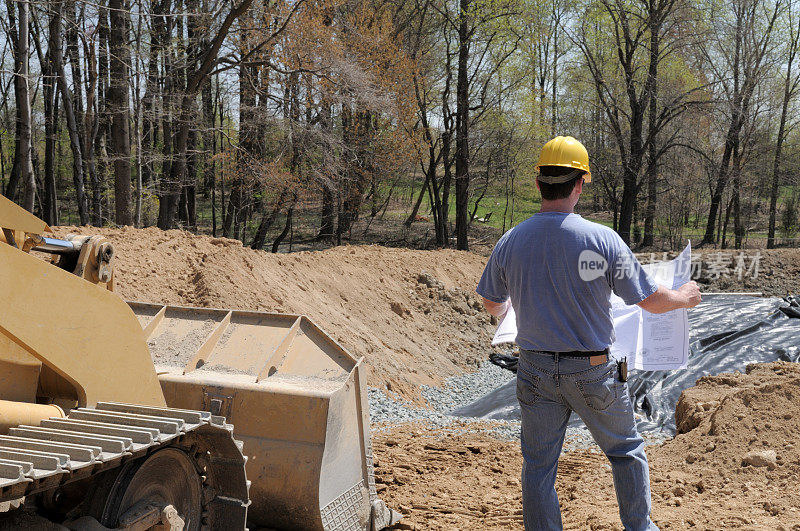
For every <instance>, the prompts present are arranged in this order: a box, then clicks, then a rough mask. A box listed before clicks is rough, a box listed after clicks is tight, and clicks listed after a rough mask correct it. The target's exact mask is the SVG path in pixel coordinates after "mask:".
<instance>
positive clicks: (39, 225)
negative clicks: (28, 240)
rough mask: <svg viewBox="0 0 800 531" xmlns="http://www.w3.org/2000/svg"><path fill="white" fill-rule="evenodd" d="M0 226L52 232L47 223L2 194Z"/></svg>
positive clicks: (31, 231)
mask: <svg viewBox="0 0 800 531" xmlns="http://www.w3.org/2000/svg"><path fill="white" fill-rule="evenodd" d="M0 228H4V229H13V230H20V231H23V232H30V233H31V234H43V233H45V232H51V231H50V227H48V226H47V223H45V222H44V221H42V220H41V219H39V218H37V217H36V216H34V215H33V214H31V213H30V212H28V211H27V210H25V209H24V208H22V207H21V206H19V205H18V204H16V203H14V202H13V201H11V200H10V199H8V198H7V197H3V196H2V195H0ZM20 243H22V242H20Z"/></svg>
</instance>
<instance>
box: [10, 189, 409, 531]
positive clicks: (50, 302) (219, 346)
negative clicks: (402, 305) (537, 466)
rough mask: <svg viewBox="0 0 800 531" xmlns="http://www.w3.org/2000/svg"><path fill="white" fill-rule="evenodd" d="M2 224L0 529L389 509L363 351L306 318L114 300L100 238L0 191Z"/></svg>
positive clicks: (293, 525)
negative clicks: (377, 477)
mask: <svg viewBox="0 0 800 531" xmlns="http://www.w3.org/2000/svg"><path fill="white" fill-rule="evenodd" d="M0 229H2V234H0V528H3V527H5V528H8V527H30V525H29V523H30V522H31V521H36V522H39V523H42V522H44V523H46V524H47V526H52V527H48V528H51V529H92V530H97V529H129V530H143V529H170V530H177V529H187V530H197V529H245V528H247V527H249V528H251V529H265V528H266V529H308V530H368V531H372V530H378V529H383V528H385V527H387V526H390V525H393V524H394V523H395V522H396V521H397V520H398V519H399V518H400V515H399V514H398V513H396V512H394V511H392V510H391V509H389V508H388V507H387V506H386V505H385V504H384V503H383V502H382V501H381V500H380V499H379V498H378V495H377V492H376V488H375V481H374V475H373V458H372V447H371V440H370V424H369V408H368V404H367V395H366V375H365V368H364V363H363V359H356V358H355V357H353V356H352V355H351V354H350V353H348V352H347V351H346V350H345V349H344V348H343V347H342V346H341V345H339V344H338V343H337V342H336V341H334V340H333V339H332V338H331V337H330V336H328V335H327V334H326V333H325V332H324V331H323V330H322V329H320V328H319V327H318V326H317V325H316V324H314V322H312V321H311V320H310V319H309V318H308V317H306V316H302V315H286V314H277V313H267V312H255V311H241V310H230V309H212V308H192V307H182V306H172V305H167V304H153V303H145V302H136V301H128V302H126V301H123V300H122V299H121V298H120V297H119V296H118V295H117V294H116V293H115V292H114V284H115V274H114V264H115V259H116V258H115V251H114V245H113V242H110V241H107V240H106V239H105V238H104V237H103V236H76V235H68V236H67V237H66V238H63V239H58V238H55V237H53V234H52V230H51V229H50V228H49V227H48V226H47V224H46V223H45V222H44V221H42V220H40V219H39V218H37V217H36V216H34V215H33V214H31V213H29V212H28V211H26V210H24V209H22V208H21V207H19V206H18V205H16V204H15V203H13V202H12V201H10V200H8V199H6V198H4V197H2V196H0ZM165 281H168V280H165ZM31 518H33V519H35V520H30V519H31ZM47 526H45V527H47Z"/></svg>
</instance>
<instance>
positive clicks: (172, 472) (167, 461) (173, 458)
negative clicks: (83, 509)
mask: <svg viewBox="0 0 800 531" xmlns="http://www.w3.org/2000/svg"><path fill="white" fill-rule="evenodd" d="M202 493H203V485H202V478H201V476H200V474H199V473H198V470H197V466H196V463H195V462H194V461H193V460H192V459H191V458H190V457H189V456H188V455H187V454H186V453H184V452H183V451H181V450H179V449H177V448H164V449H162V450H159V451H157V452H155V453H154V454H152V455H150V456H149V457H147V458H146V459H144V460H140V461H138V462H133V463H129V464H128V465H126V466H125V467H123V470H121V471H120V473H119V474H118V475H117V477H116V479H115V481H114V482H113V485H112V486H111V489H110V491H109V492H108V497H107V498H106V500H105V504H104V505H105V506H104V507H103V510H102V515H98V516H100V518H99V520H100V523H101V524H103V525H104V526H106V527H111V528H114V527H117V526H118V525H119V524H120V518H121V517H123V516H124V515H126V514H127V513H128V512H129V511H131V510H132V509H135V508H137V507H147V506H151V507H157V508H159V509H161V508H164V507H167V506H169V505H171V506H172V507H174V508H175V510H176V511H177V513H178V516H179V517H180V518H181V519H182V520H183V524H184V527H183V529H185V530H186V531H196V530H199V529H200V528H201V524H202V522H201V519H202V511H203V507H202V504H201V502H202Z"/></svg>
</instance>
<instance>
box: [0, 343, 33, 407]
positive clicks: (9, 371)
mask: <svg viewBox="0 0 800 531" xmlns="http://www.w3.org/2000/svg"><path fill="white" fill-rule="evenodd" d="M41 370H42V362H41V361H39V360H37V359H36V358H34V357H33V356H31V355H30V354H28V352H27V351H26V350H24V349H23V348H22V347H20V346H19V345H17V344H16V343H14V342H13V341H11V340H10V339H9V338H7V337H6V336H4V335H3V334H0V399H3V400H13V401H16V402H36V389H37V387H38V386H39V373H40V372H41Z"/></svg>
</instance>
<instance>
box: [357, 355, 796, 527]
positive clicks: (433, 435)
mask: <svg viewBox="0 0 800 531" xmlns="http://www.w3.org/2000/svg"><path fill="white" fill-rule="evenodd" d="M798 403H800V365H798V364H793V363H786V362H775V363H769V364H763V365H754V366H753V367H751V368H749V369H748V372H747V373H746V374H723V375H718V376H708V377H704V378H701V379H700V381H699V382H698V384H697V387H694V388H692V389H689V390H687V391H686V392H685V393H684V395H683V396H682V398H681V402H680V404H679V406H678V424H679V426H682V427H683V429H689V427H692V429H690V430H689V431H687V432H685V433H681V434H679V435H678V436H677V437H675V438H674V439H672V440H670V441H667V442H665V443H664V444H662V445H659V446H651V447H648V449H647V455H648V459H649V461H650V474H651V481H652V491H653V513H652V514H653V519H654V521H655V522H656V524H657V525H658V526H659V527H660V528H661V529H708V530H712V529H714V530H715V529H722V528H739V529H774V530H779V529H783V530H789V529H791V530H800V500H798V496H797V493H798V492H800V442H798V434H800V411H798V408H797V405H798ZM457 431H458V430H441V431H439V432H431V431H428V430H425V429H424V428H422V427H417V428H415V429H411V430H409V429H408V427H405V428H396V429H395V430H394V431H392V432H390V433H383V434H378V435H376V436H374V438H373V439H374V444H375V454H376V456H377V467H376V474H377V478H378V489H379V490H380V491H381V496H383V498H384V499H386V501H387V502H388V503H389V504H390V505H392V506H394V507H395V508H398V509H399V510H400V511H402V512H403V513H404V514H405V515H406V518H405V519H404V520H403V524H402V526H403V527H401V528H406V529H437V530H438V529H454V530H455V529H487V530H489V529H521V528H522V520H521V508H522V502H521V494H520V474H521V463H522V458H521V456H520V452H519V447H518V443H512V442H503V441H498V440H496V439H493V438H491V437H489V436H486V435H476V434H458V433H457ZM556 490H557V492H558V495H559V499H560V501H561V510H562V515H563V518H564V528H565V529H621V524H620V521H619V516H618V506H617V501H616V497H615V493H614V487H613V482H612V477H611V469H610V467H609V465H608V462H607V460H606V458H605V456H603V455H602V454H599V453H596V452H591V451H577V452H570V453H568V454H565V455H563V456H562V458H561V460H560V463H559V469H558V479H557V482H556Z"/></svg>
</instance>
